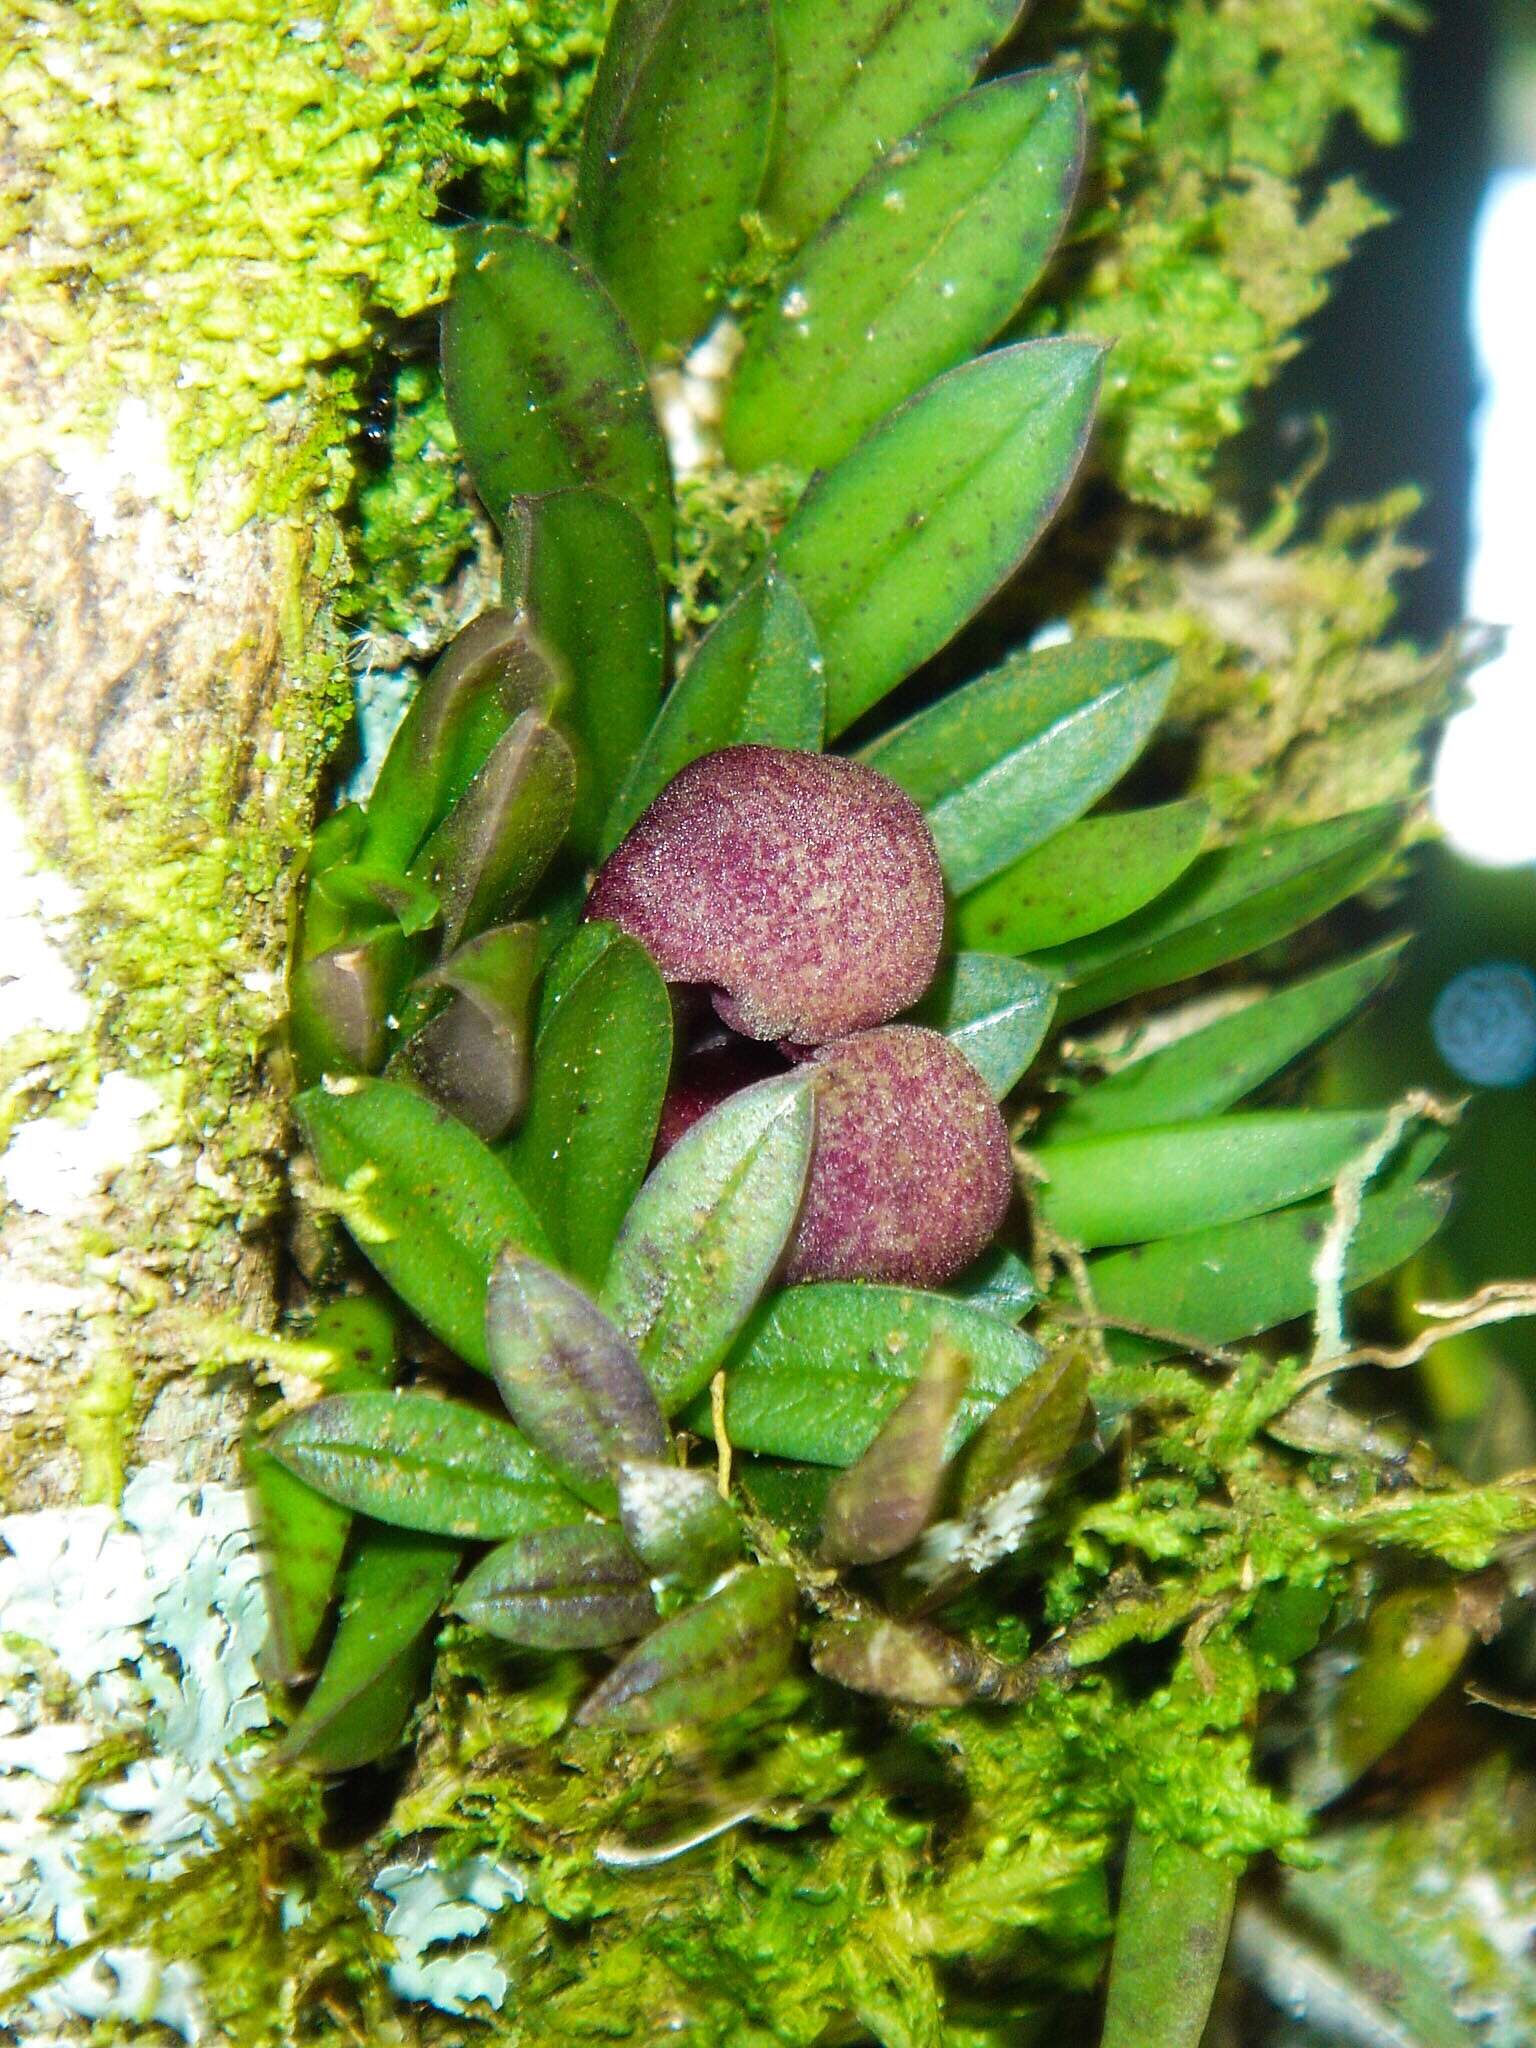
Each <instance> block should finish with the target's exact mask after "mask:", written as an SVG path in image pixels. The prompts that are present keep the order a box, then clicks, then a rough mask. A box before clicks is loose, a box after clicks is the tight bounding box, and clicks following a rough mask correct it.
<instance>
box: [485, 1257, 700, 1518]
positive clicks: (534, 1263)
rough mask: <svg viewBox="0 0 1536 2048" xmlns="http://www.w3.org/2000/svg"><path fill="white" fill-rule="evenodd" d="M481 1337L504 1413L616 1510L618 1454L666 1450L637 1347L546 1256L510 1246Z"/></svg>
mask: <svg viewBox="0 0 1536 2048" xmlns="http://www.w3.org/2000/svg"><path fill="white" fill-rule="evenodd" d="M485 1345H486V1352H487V1354H488V1356H489V1358H490V1361H491V1371H492V1373H493V1374H494V1376H495V1380H496V1384H497V1386H498V1387H499V1388H500V1390H501V1398H502V1399H503V1401H505V1402H506V1404H507V1412H508V1414H510V1415H511V1417H512V1419H513V1421H514V1422H515V1423H516V1424H517V1425H518V1427H519V1428H520V1429H521V1430H522V1431H523V1432H524V1434H525V1435H526V1436H527V1437H528V1438H529V1440H530V1442H532V1443H533V1444H535V1445H536V1446H537V1448H538V1449H539V1450H541V1451H542V1452H543V1454H544V1456H545V1457H546V1458H547V1459H548V1460H549V1462H550V1464H551V1465H552V1466H553V1467H554V1469H555V1470H556V1471H557V1472H558V1473H559V1474H560V1477H561V1478H562V1479H563V1480H564V1481H565V1482H566V1484H567V1485H568V1486H569V1487H571V1488H572V1489H573V1490H574V1491H575V1492H577V1493H579V1494H580V1495H581V1497H582V1499H583V1500H585V1501H587V1502H589V1503H590V1504H591V1506H593V1507H595V1508H601V1509H602V1510H604V1512H607V1513H611V1512H612V1511H613V1509H614V1507H615V1506H616V1504H617V1501H618V1494H617V1491H616V1488H615V1483H614V1481H615V1474H616V1472H617V1470H618V1467H619V1465H620V1463H621V1461H623V1460H625V1459H629V1458H645V1459H662V1458H665V1457H666V1454H667V1449H668V1442H669V1439H668V1435H667V1425H666V1423H665V1422H664V1421H663V1420H662V1416H661V1410H660V1408H659V1407H658V1406H657V1404H656V1396H655V1394H654V1393H653V1392H652V1391H651V1383H650V1381H649V1380H648V1379H647V1378H646V1376H645V1374H644V1373H643V1372H642V1371H641V1370H640V1362H639V1360H638V1359H637V1358H636V1356H635V1354H634V1351H633V1350H632V1349H631V1347H630V1346H629V1345H628V1344H627V1343H626V1342H625V1341H624V1338H623V1337H622V1336H621V1335H620V1334H619V1332H618V1331H617V1330H616V1329H615V1328H614V1326H613V1324H612V1323H611V1322H610V1321H609V1320H608V1318H607V1316H605V1315H604V1314H603V1312H602V1310H601V1309H600V1308H598V1307H597V1305H596V1304H595V1303H594V1302H592V1301H591V1300H589V1299H588V1297H587V1296H586V1295H585V1294H583V1293H582V1291H581V1289H580V1288H579V1287H575V1286H573V1285H572V1283H571V1282H570V1281H569V1280H566V1279H563V1278H562V1277H561V1275H560V1274H558V1273H556V1272H554V1271H553V1270H552V1268H550V1267H549V1266H546V1265H543V1264H541V1263H540V1261H539V1260H537V1259H531V1258H529V1257H528V1256H527V1254H526V1253H520V1252H515V1251H509V1252H508V1253H507V1254H506V1255H505V1256H504V1257H503V1258H502V1259H501V1261H500V1262H499V1264H498V1265H497V1267H496V1271H495V1272H494V1273H493V1274H492V1276H491V1287H490V1293H489V1296H488V1297H487V1300H486V1310H485Z"/></svg>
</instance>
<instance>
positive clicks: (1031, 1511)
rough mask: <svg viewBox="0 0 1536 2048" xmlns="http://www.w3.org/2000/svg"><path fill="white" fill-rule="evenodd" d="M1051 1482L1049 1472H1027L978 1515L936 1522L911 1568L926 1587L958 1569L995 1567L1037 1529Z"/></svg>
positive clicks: (971, 1570)
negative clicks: (1036, 1525) (1034, 1528)
mask: <svg viewBox="0 0 1536 2048" xmlns="http://www.w3.org/2000/svg"><path fill="white" fill-rule="evenodd" d="M1050 1483H1051V1482H1050V1475H1049V1474H1048V1473H1042V1472H1029V1473H1026V1474H1025V1475H1024V1477H1023V1478H1022V1479H1016V1480H1015V1481H1014V1483H1013V1485H1012V1486H1008V1487H1005V1488H1004V1489H1003V1491H1002V1492H1001V1493H999V1494H998V1495H996V1496H995V1498H993V1499H992V1500H989V1501H984V1502H983V1503H982V1505H981V1506H980V1507H979V1508H976V1509H975V1510H973V1512H972V1513H970V1514H968V1515H965V1516H963V1517H961V1518H960V1519H958V1520H956V1521H950V1522H936V1523H935V1524H934V1526H933V1527H932V1528H931V1529H929V1530H928V1531H926V1533H925V1534H924V1536H923V1540H922V1542H921V1543H920V1544H919V1546H918V1548H917V1550H916V1552H915V1553H914V1555H913V1558H912V1562H911V1563H910V1565H909V1566H908V1567H907V1569H908V1571H909V1572H910V1573H911V1575H912V1577H913V1578H915V1579H917V1580H918V1581H919V1582H920V1583H921V1584H923V1585H937V1584H938V1583H939V1582H940V1581H941V1580H943V1579H947V1578H949V1577H950V1576H951V1574H953V1573H955V1572H966V1573H973V1574H974V1573H980V1572H984V1571H988V1570H990V1568H991V1567H992V1566H993V1565H995V1564H997V1563H998V1562H999V1561H1000V1560H1001V1559H1003V1558H1005V1557H1008V1556H1010V1555H1011V1554H1012V1553H1013V1552H1014V1551H1015V1550H1017V1549H1018V1548H1019V1546H1020V1544H1022V1543H1023V1542H1024V1540H1025V1538H1026V1537H1027V1536H1028V1534H1029V1532H1030V1531H1031V1530H1032V1529H1033V1527H1034V1525H1035V1523H1036V1522H1037V1521H1038V1520H1039V1518H1040V1503H1041V1502H1042V1501H1043V1500H1044V1499H1045V1496H1046V1494H1047V1493H1048V1492H1049V1491H1050Z"/></svg>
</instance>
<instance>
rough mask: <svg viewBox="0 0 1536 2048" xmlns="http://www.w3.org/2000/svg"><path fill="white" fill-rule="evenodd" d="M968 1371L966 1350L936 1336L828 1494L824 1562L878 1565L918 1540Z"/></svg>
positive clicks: (941, 1474)
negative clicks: (909, 1381) (864, 1448)
mask: <svg viewBox="0 0 1536 2048" xmlns="http://www.w3.org/2000/svg"><path fill="white" fill-rule="evenodd" d="M969 1377H970V1360H969V1359H968V1358H967V1357H966V1355H965V1353H964V1352H963V1351H962V1350H961V1349H960V1348H959V1346H958V1345H956V1344H952V1343H950V1342H949V1340H948V1339H947V1338H946V1337H935V1338H934V1340H933V1341H932V1343H931V1344H930V1345H929V1346H928V1350H927V1354H926V1356H925V1357H924V1359H923V1362H922V1365H921V1366H920V1367H919V1368H918V1374H917V1378H916V1379H915V1380H914V1381H913V1382H912V1385H911V1386H910V1388H909V1389H908V1390H907V1392H906V1394H905V1395H904V1396H903V1397H902V1400H901V1404H900V1406H899V1407H898V1408H897V1409H896V1410H895V1412H894V1413H893V1414H892V1415H890V1416H889V1417H888V1418H887V1420H886V1421H885V1422H884V1423H882V1425H881V1428H880V1434H879V1435H878V1436H877V1437H876V1438H875V1440H874V1442H873V1443H872V1444H871V1445H870V1447H869V1449H868V1450H867V1451H866V1452H865V1453H864V1455H863V1457H862V1458H860V1459H859V1461H858V1463H857V1464H856V1465H850V1466H849V1468H848V1470H847V1471H846V1472H844V1473H842V1474H841V1475H840V1476H839V1477H838V1479H837V1480H836V1481H835V1482H834V1484H833V1486H832V1490H831V1492H830V1493H829V1494H828V1495H827V1505H826V1509H825V1512H824V1514H823V1516H822V1526H821V1549H820V1554H821V1556H822V1557H823V1558H824V1559H825V1560H826V1562H827V1563H829V1564H881V1563H883V1562H884V1560H885V1559H886V1558H888V1557H895V1556H896V1555H897V1554H898V1553H899V1552H901V1551H903V1550H905V1549H906V1548H907V1547H908V1545H909V1544H912V1543H915V1542H916V1541H917V1539H918V1537H919V1536H920V1535H921V1534H922V1531H923V1528H924V1525H925V1524H926V1523H927V1520H928V1517H929V1516H930V1515H931V1514H932V1513H933V1510H934V1505H935V1503H936V1502H937V1500H938V1497H939V1487H940V1485H941V1483H942V1481H943V1478H944V1467H945V1462H946V1459H945V1451H946V1446H947V1444H948V1442H949V1432H950V1425H951V1423H952V1422H953V1421H954V1419H955V1415H956V1413H957V1411H958V1409H959V1407H960V1401H961V1397H962V1396H963V1394H964V1393H965V1387H966V1381H967V1380H968V1378H969Z"/></svg>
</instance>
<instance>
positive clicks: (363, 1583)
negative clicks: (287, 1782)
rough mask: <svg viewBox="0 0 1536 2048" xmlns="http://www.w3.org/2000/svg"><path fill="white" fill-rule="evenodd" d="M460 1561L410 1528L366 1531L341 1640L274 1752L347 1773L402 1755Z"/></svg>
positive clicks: (345, 1595)
mask: <svg viewBox="0 0 1536 2048" xmlns="http://www.w3.org/2000/svg"><path fill="white" fill-rule="evenodd" d="M460 1555H461V1551H460V1547H459V1545H458V1544H456V1543H450V1542H446V1541H444V1540H443V1539H442V1538H441V1537H435V1536H424V1535H420V1534H417V1533H414V1532H411V1531H408V1530H405V1529H384V1528H377V1527H369V1528H367V1529H365V1530H364V1531H363V1533H362V1535H361V1537H360V1539H359V1541H358V1543H357V1545H356V1547H355V1549H354V1551H353V1554H352V1557H351V1560H350V1561H349V1563H348V1565H347V1568H346V1571H345V1572H344V1573H343V1575H342V1584H341V1608H340V1615H339V1618H338V1620H337V1623H336V1634H335V1637H334V1639H333V1640H332V1643H331V1647H330V1651H329V1653H328V1655H327V1657H326V1660H325V1668H324V1669H323V1670H322V1671H321V1673H320V1676H319V1678H318V1679H317V1680H316V1681H315V1689H314V1691H313V1692H312V1693H311V1694H310V1696H309V1698H308V1699H307V1700H306V1701H305V1702H304V1708H303V1711H302V1713H300V1715H299V1717H298V1719H297V1720H296V1721H294V1722H293V1723H292V1725H291V1726H290V1727H289V1729H288V1731H287V1733H286V1734H285V1735H284V1737H283V1740H282V1741H281V1743H279V1745H278V1747H277V1749H276V1750H275V1751H274V1753H273V1759H272V1760H273V1762H274V1763H276V1764H284V1763H291V1762H293V1761H295V1760H296V1759H302V1761H303V1762H304V1763H305V1764H307V1765H308V1766H309V1767H310V1768H311V1769H312V1770H317V1771H350V1770H355V1769H356V1768H357V1767H358V1766H359V1765H361V1764H371V1763H376V1762H378V1760H379V1759H380V1758H381V1757H385V1756H389V1755H390V1754H391V1753H392V1752H393V1751H395V1750H396V1749H398V1748H399V1747H400V1743H401V1740H402V1738H403V1736H404V1734H405V1727H406V1723H407V1722H408V1721H409V1719H410V1716H411V1711H412V1709H413V1708H414V1706H415V1705H416V1702H417V1700H418V1699H419V1698H420V1696H421V1694H422V1692H423V1691H424V1689H425V1686H426V1681H427V1674H428V1672H429V1670H430V1668H431V1658H432V1643H431V1636H430V1634H429V1633H428V1631H429V1629H430V1626H431V1623H432V1620H433V1618H434V1616H435V1615H436V1614H437V1611H438V1609H439V1608H440V1607H441V1606H442V1604H443V1601H444V1600H445V1599H446V1598H447V1595H448V1589H449V1587H450V1586H451V1585H452V1584H453V1575H454V1572H455V1571H456V1570H457V1568H458V1562H459V1558H460Z"/></svg>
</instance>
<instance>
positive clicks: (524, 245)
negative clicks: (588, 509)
mask: <svg viewBox="0 0 1536 2048" xmlns="http://www.w3.org/2000/svg"><path fill="white" fill-rule="evenodd" d="M443 389H444V393H445V395H446V397H447V400H448V412H449V417H450V418H451V419H452V421H453V431H454V433H455V435H456V436H457V438H458V443H459V447H460V449H461V450H462V452H463V455H464V460H465V461H466V462H467V463H468V465H469V473H470V475H471V476H472V477H473V478H474V483H475V489H476V490H477V491H478V492H479V493H480V496H481V498H482V499H483V500H484V501H485V507H486V510H487V511H488V512H489V513H490V515H491V517H492V518H493V519H494V520H495V521H496V523H497V525H498V526H500V525H501V524H502V522H503V520H504V519H505V518H506V516H507V511H508V507H509V506H510V504H511V501H512V500H513V498H515V497H526V496H532V495H537V494H539V493H542V492H544V491H560V490H567V489H570V488H572V487H575V486H580V485H589V486H591V487H592V488H593V489H595V490H600V491H607V492H609V493H610V494H611V495H612V496H613V497H615V498H617V499H618V500H619V502H620V504H622V505H627V506H628V507H629V509H630V511H631V512H633V513H634V515H635V517H636V518H637V519H638V520H639V521H640V523H641V525H642V526H643V527H644V528H645V530H646V532H647V533H648V534H649V535H650V540H651V546H652V547H653V548H654V550H655V552H656V559H657V561H658V562H670V561H671V559H672V478H671V471H670V467H669V465H668V461H667V450H666V443H665V442H664V440H663V439H662V433H661V427H660V425H659V423H658V421H657V418H656V412H655V408H654V407H653V406H652V404H651V394H650V386H649V385H648V383H647V382H646V375H645V365H644V363H643V362H642V361H641V359H640V355H639V352H638V351H637V349H636V347H635V344H634V342H633V340H632V339H631V338H630V335H629V333H628V331H627V330H626V328H625V326H624V323H623V321H622V320H621V319H620V317H619V314H618V310H617V308H616V307H615V306H614V303H613V301H612V300H611V299H610V298H609V296H608V294H607V293H606V292H605V291H604V290H603V287H602V286H601V285H600V284H599V283H598V282H597V279H596V278H595V277H593V275H592V274H591V272H590V271H589V270H588V269H587V268H586V267H585V266H584V265H583V264H582V263H580V262H579V261H578V260H577V259H576V258H575V257H574V256H572V255H570V254H568V253H567V252H566V251H565V250H564V249H561V248H559V247H557V246H556V244H555V243H553V242H545V241H541V240H539V239H538V237H536V236H534V235H529V234H524V233H523V232H522V231H521V230H519V229H517V228H509V227H489V228H476V229H474V230H472V231H471V232H469V233H468V234H466V235H465V237H464V239H463V240H462V242H461V243H460V246H459V261H458V268H457V271H456V273H455V276H454V281H453V290H452V292H451V293H450V295H449V299H448V304H447V306H446V308H445V309H444V312H443Z"/></svg>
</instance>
